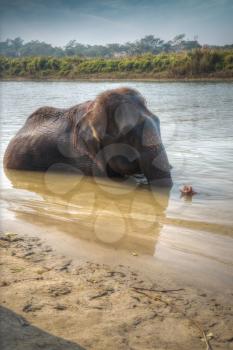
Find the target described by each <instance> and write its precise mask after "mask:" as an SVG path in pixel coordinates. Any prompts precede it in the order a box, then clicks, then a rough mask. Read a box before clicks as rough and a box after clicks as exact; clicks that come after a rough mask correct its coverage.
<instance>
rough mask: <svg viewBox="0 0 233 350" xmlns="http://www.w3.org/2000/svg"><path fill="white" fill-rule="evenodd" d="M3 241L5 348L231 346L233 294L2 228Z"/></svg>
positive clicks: (0, 290)
mask: <svg viewBox="0 0 233 350" xmlns="http://www.w3.org/2000/svg"><path fill="white" fill-rule="evenodd" d="M0 245H1V282H0V298H1V305H2V306H1V327H0V329H1V331H0V332H1V339H2V340H1V343H2V347H1V348H2V350H12V349H14V350H21V349H22V350H29V349H30V350H32V349H33V350H36V349H46V350H52V349H54V350H55V349H56V350H60V349H62V350H63V349H70V350H78V349H95V350H96V349H117V350H118V349H122V350H126V349H127V350H128V349H132V350H133V349H135V350H136V349H148V350H149V349H151V350H152V349H153V350H154V349H174V350H175V349H179V350H182V349H185V350H186V349H208V346H209V349H211V347H212V348H213V349H231V347H232V344H233V335H232V327H233V317H232V305H230V300H231V297H232V295H228V296H226V295H225V294H222V295H216V293H215V294H214V293H210V291H206V290H201V289H195V288H192V287H187V288H186V286H182V285H180V284H179V281H174V280H173V281H167V278H166V276H164V278H162V277H161V276H160V277H158V280H156V281H155V280H149V279H148V278H145V277H144V276H142V275H141V273H138V272H137V271H136V270H134V269H133V268H132V267H127V266H123V265H117V266H115V267H112V266H111V267H110V266H107V265H104V264H97V263H93V262H91V261H87V262H85V263H84V262H82V263H77V262H74V261H72V260H70V259H69V258H68V257H65V256H60V255H58V253H56V251H55V250H53V249H52V248H51V247H50V246H48V245H47V244H45V243H44V242H43V241H42V240H41V239H39V238H38V237H30V236H28V235H27V236H24V235H19V234H6V233H2V234H1V236H0ZM168 282H169V283H168ZM168 285H169V286H168ZM207 342H208V343H209V345H207Z"/></svg>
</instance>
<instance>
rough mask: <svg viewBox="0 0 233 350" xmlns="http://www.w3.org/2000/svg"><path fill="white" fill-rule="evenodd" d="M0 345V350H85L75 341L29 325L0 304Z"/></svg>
mask: <svg viewBox="0 0 233 350" xmlns="http://www.w3.org/2000/svg"><path fill="white" fill-rule="evenodd" d="M0 346H1V350H37V349H38V350H39V349H40V350H41V349H44V350H85V349H84V348H83V347H82V346H80V345H78V344H76V343H73V342H70V341H68V340H65V339H63V338H59V337H56V336H54V335H52V334H49V333H47V332H45V331H43V330H42V329H40V328H37V327H35V326H32V325H30V324H29V323H28V322H27V321H26V320H25V319H24V318H23V317H22V316H20V315H17V314H16V313H15V312H13V311H11V310H9V309H7V308H5V307H2V306H1V307H0Z"/></svg>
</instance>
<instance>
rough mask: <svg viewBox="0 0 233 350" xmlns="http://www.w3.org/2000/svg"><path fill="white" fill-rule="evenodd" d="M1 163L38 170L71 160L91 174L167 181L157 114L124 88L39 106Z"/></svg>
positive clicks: (157, 183) (159, 183)
mask: <svg viewBox="0 0 233 350" xmlns="http://www.w3.org/2000/svg"><path fill="white" fill-rule="evenodd" d="M61 164H62V165H61ZM4 165H5V167H6V168H9V169H25V170H27V169H28V170H42V171H45V170H47V169H49V168H51V167H54V168H58V169H59V168H62V169H64V168H65V166H66V165H67V166H69V165H71V166H72V167H73V168H75V169H79V170H80V171H81V172H82V173H83V174H85V175H90V176H109V177H113V176H129V175H134V174H138V173H141V174H144V175H145V176H146V178H147V179H148V181H149V183H150V184H153V185H155V186H172V179H171V174H170V165H169V162H168V158H167V154H166V151H165V149H164V147H163V144H162V139H161V133H160V122H159V119H158V118H157V117H156V116H155V115H153V114H152V113H151V112H150V111H149V110H148V109H147V107H146V105H145V101H144V99H143V97H142V96H141V95H140V94H139V93H138V92H137V91H135V90H133V89H129V88H121V89H115V90H110V91H107V92H105V93H103V94H101V95H100V96H99V97H97V98H96V100H94V101H88V102H84V103H82V104H79V105H77V106H74V107H72V108H70V109H57V108H52V107H42V108H40V109H39V110H37V111H36V112H34V113H33V114H32V115H31V116H30V117H29V118H28V119H27V121H26V122H25V124H24V126H23V127H22V128H21V129H20V130H19V132H18V133H17V134H16V136H15V137H14V138H13V139H12V140H11V142H10V143H9V145H8V147H7V150H6V152H5V156H4Z"/></svg>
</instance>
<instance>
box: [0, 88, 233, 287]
mask: <svg viewBox="0 0 233 350" xmlns="http://www.w3.org/2000/svg"><path fill="white" fill-rule="evenodd" d="M122 85H125V86H130V87H133V88H136V89H138V90H139V91H140V92H141V93H142V94H143V95H144V96H145V98H146V100H147V104H148V107H149V109H150V110H151V111H153V112H154V113H155V114H156V115H157V116H159V118H160V121H161V133H162V138H163V143H164V145H165V148H166V150H167V153H168V157H169V161H170V163H171V164H172V166H173V169H172V176H173V181H174V186H173V188H172V190H171V191H170V193H163V192H161V191H156V192H152V191H151V190H150V189H149V188H148V187H147V186H146V185H142V184H139V183H138V182H136V181H135V180H133V179H132V180H130V181H129V182H126V183H119V182H116V181H109V180H104V179H98V180H95V179H90V178H88V177H77V176H72V175H67V174H66V175H61V174H54V173H50V172H48V173H46V174H44V173H38V172H25V171H5V172H4V170H3V169H2V157H3V154H4V150H5V148H6V146H7V143H8V142H9V140H10V139H11V137H12V136H13V135H14V134H15V133H16V131H17V130H18V129H19V128H20V127H21V126H22V125H23V123H24V121H25V120H26V118H27V117H28V116H29V114H30V113H32V112H33V111H34V110H35V109H37V108H38V107H41V106H44V105H47V106H48V105H49V106H55V107H70V106H72V105H75V104H77V103H80V102H82V101H85V100H88V99H93V98H94V97H95V96H96V94H98V93H100V92H102V91H104V90H106V89H109V88H114V87H117V86H122ZM0 88H1V108H0V111H1V217H2V223H3V224H2V228H3V229H4V230H10V229H12V230H13V229H14V230H15V231H17V229H18V230H21V231H25V232H26V231H27V230H29V231H35V232H39V233H40V234H44V235H45V236H46V234H47V235H49V232H50V236H51V235H52V237H53V238H54V239H55V240H56V241H59V239H58V237H62V242H60V249H61V250H62V248H63V247H65V242H69V243H67V245H66V253H67V252H68V254H69V251H70V252H72V254H73V255H74V254H75V252H76V253H77V254H81V252H82V253H83V252H84V251H85V249H86V250H88V251H89V254H90V252H96V251H98V250H99V252H100V254H99V255H101V259H102V261H108V262H109V260H111V257H113V256H114V257H115V259H117V256H119V254H125V255H126V256H131V257H132V259H135V261H136V259H138V261H140V262H141V263H143V262H144V263H145V266H149V265H150V268H153V264H154V263H155V262H159V263H161V264H165V265H167V266H169V267H171V266H172V268H174V269H176V271H178V272H179V273H181V274H183V275H186V276H190V274H191V275H192V276H194V278H195V279H197V280H198V279H199V280H203V278H204V279H205V280H206V281H207V283H210V284H212V285H213V286H220V285H221V286H225V287H226V288H227V287H232V280H233V279H232V277H233V276H232V265H233V258H232V257H233V254H232V248H233V225H232V224H233V182H232V176H233V162H232V160H233V159H232V154H233V112H232V111H233V84H232V83H220V82H218V83H212V82H211V83H196V82H195V83H167V82H166V83H165V82H163V83H153V82H124V83H122V82H120V83H118V82H1V85H0ZM184 184H191V185H192V186H193V187H194V189H195V191H196V192H197V194H196V195H195V196H193V197H192V198H189V199H186V198H184V197H183V198H182V197H181V196H180V191H179V188H180V186H182V185H184ZM59 234H60V235H61V236H59ZM69 239H71V240H69ZM71 245H72V247H71ZM75 247H77V249H76V248H75ZM64 249H65V248H64ZM101 249H102V250H101ZM84 255H85V254H84ZM93 255H94V253H93ZM148 264H149V265H148Z"/></svg>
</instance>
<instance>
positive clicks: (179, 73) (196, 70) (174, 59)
mask: <svg viewBox="0 0 233 350" xmlns="http://www.w3.org/2000/svg"><path fill="white" fill-rule="evenodd" d="M0 78H2V79H17V78H22V79H24V78H25V79H81V78H102V79H120V78H122V79H123V78H124V79H133V78H138V79H143V78H148V79H162V78H164V79H182V78H183V79H186V78H233V49H228V50H224V49H209V48H200V49H194V50H191V51H182V52H171V53H165V52H163V53H159V54H157V55H155V54H144V55H139V56H126V57H120V58H95V59H90V58H83V57H79V56H72V57H68V56H65V57H52V56H51V57H45V56H40V57H17V58H11V57H5V56H0Z"/></svg>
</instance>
